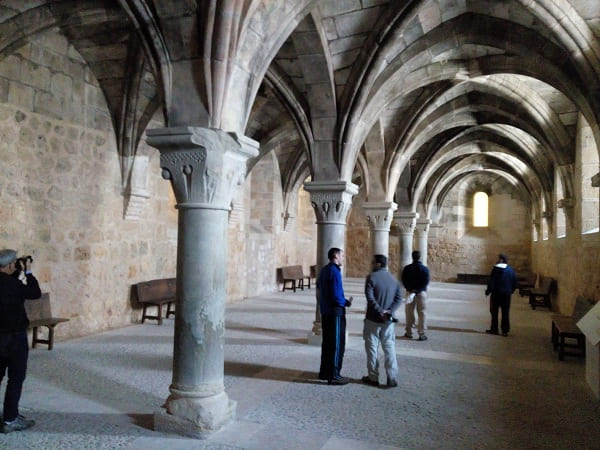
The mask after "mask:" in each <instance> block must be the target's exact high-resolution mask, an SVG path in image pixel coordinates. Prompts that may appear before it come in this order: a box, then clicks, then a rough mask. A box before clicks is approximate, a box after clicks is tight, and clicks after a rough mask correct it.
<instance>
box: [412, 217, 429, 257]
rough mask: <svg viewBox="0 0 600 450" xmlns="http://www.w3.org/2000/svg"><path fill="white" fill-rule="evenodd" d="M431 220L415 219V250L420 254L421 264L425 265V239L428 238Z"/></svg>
mask: <svg viewBox="0 0 600 450" xmlns="http://www.w3.org/2000/svg"><path fill="white" fill-rule="evenodd" d="M430 225H431V219H417V224H416V226H415V232H416V235H417V250H419V252H421V262H422V263H423V265H425V266H426V265H427V239H428V236H429V226H430Z"/></svg>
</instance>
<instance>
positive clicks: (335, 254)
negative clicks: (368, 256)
mask: <svg viewBox="0 0 600 450" xmlns="http://www.w3.org/2000/svg"><path fill="white" fill-rule="evenodd" d="M327 258H329V264H327V265H326V266H325V267H323V268H322V269H321V272H320V273H319V278H318V279H317V298H318V300H319V309H320V312H321V326H322V329H323V341H322V344H321V368H320V369H319V378H320V379H321V380H327V382H328V384H334V385H343V384H348V379H347V378H344V377H342V376H341V374H340V372H341V370H342V361H343V359H344V350H345V347H346V307H348V306H350V305H351V304H352V297H350V298H349V299H346V297H345V296H344V287H343V285H342V272H341V267H342V264H343V263H344V251H343V250H341V249H339V248H335V247H334V248H331V249H329V252H327Z"/></svg>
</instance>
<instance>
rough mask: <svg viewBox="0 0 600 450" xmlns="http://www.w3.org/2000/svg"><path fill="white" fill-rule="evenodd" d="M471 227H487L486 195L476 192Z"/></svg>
mask: <svg viewBox="0 0 600 450" xmlns="http://www.w3.org/2000/svg"><path fill="white" fill-rule="evenodd" d="M473 226H474V227H487V226H488V195H487V194H486V193H485V192H476V193H475V196H474V197H473Z"/></svg>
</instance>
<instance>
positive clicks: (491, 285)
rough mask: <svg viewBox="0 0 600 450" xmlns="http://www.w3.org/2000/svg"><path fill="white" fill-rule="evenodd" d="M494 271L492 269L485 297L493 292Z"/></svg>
mask: <svg viewBox="0 0 600 450" xmlns="http://www.w3.org/2000/svg"><path fill="white" fill-rule="evenodd" d="M494 270H495V269H492V273H490V280H489V281H488V285H487V288H486V290H485V295H490V293H491V292H492V291H493V290H494Z"/></svg>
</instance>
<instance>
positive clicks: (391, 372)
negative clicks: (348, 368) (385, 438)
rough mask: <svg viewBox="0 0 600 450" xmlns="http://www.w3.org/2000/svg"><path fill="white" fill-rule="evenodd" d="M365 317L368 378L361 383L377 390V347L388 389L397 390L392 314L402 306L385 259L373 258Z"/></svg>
mask: <svg viewBox="0 0 600 450" xmlns="http://www.w3.org/2000/svg"><path fill="white" fill-rule="evenodd" d="M365 296H366V297H367V313H366V316H365V324H364V329H363V338H364V340H365V351H366V353H367V372H368V375H365V376H364V377H362V381H363V383H366V384H369V385H371V386H379V359H378V355H377V354H378V352H379V343H380V342H381V347H382V348H383V354H384V355H385V372H386V374H387V386H388V387H396V386H398V381H397V376H398V361H396V346H395V343H394V341H395V339H396V333H395V331H394V318H393V313H394V312H395V311H396V309H398V307H399V306H400V303H402V289H401V287H400V283H399V282H398V280H396V278H394V276H393V275H392V274H391V273H389V272H388V270H387V257H386V256H385V255H375V256H374V257H373V272H371V273H370V274H369V276H368V277H367V280H366V282H365Z"/></svg>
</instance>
